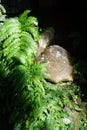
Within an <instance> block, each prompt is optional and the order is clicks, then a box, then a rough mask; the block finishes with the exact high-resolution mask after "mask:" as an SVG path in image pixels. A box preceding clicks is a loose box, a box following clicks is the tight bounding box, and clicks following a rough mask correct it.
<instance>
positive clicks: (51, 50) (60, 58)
mask: <svg viewBox="0 0 87 130" xmlns="http://www.w3.org/2000/svg"><path fill="white" fill-rule="evenodd" d="M38 60H39V61H40V62H41V63H47V62H48V64H47V66H46V73H47V74H48V75H49V76H48V77H47V78H46V79H47V80H49V81H51V82H53V83H58V82H61V81H73V65H72V63H71V60H70V55H69V52H67V50H65V49H64V48H62V47H60V46H58V45H51V46H48V47H47V48H46V49H45V50H44V52H43V53H42V54H41V55H40V56H39V57H38Z"/></svg>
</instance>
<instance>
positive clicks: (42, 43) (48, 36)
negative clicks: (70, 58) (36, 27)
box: [37, 28, 54, 57]
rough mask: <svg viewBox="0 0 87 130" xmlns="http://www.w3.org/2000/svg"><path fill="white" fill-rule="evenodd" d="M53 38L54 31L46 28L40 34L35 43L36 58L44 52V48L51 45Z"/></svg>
mask: <svg viewBox="0 0 87 130" xmlns="http://www.w3.org/2000/svg"><path fill="white" fill-rule="evenodd" d="M53 37H54V29H53V28H48V29H47V30H46V31H44V32H42V34H41V38H40V39H39V41H38V42H37V57H38V56H39V55H40V54H41V53H42V52H43V51H44V50H45V48H46V47H47V46H48V45H49V44H51V41H52V39H53Z"/></svg>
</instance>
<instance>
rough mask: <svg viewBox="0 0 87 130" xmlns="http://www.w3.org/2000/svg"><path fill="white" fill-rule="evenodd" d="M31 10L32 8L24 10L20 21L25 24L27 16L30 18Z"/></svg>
mask: <svg viewBox="0 0 87 130" xmlns="http://www.w3.org/2000/svg"><path fill="white" fill-rule="evenodd" d="M30 12H31V10H26V11H24V12H23V13H22V14H21V15H20V16H19V22H20V23H21V24H22V25H24V24H25V22H26V20H27V18H28V14H29V13H30Z"/></svg>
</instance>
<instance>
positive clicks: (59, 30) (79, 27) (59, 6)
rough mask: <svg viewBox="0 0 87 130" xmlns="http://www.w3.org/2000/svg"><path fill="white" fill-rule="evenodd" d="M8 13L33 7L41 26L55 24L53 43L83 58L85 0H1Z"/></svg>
mask: <svg viewBox="0 0 87 130" xmlns="http://www.w3.org/2000/svg"><path fill="white" fill-rule="evenodd" d="M1 3H2V4H3V5H4V6H5V8H6V10H7V15H8V16H9V17H11V16H18V15H19V14H21V13H22V12H23V11H24V10H26V9H30V10H32V12H31V15H34V16H36V17H37V18H38V21H39V26H40V27H41V28H46V27H50V26H51V27H54V29H55V38H54V44H55V43H56V44H58V45H61V46H63V47H64V48H66V49H67V50H68V51H69V52H70V53H71V55H72V56H76V57H78V58H81V59H85V60H87V58H86V50H87V45H86V44H87V31H86V30H87V29H86V24H87V2H86V0H83V1H77V0H68V1H67V0H1Z"/></svg>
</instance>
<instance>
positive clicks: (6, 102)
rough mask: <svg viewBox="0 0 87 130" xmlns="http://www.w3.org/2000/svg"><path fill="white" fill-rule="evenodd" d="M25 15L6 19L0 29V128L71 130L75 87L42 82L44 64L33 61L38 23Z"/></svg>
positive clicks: (76, 87)
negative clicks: (71, 112)
mask: <svg viewBox="0 0 87 130" xmlns="http://www.w3.org/2000/svg"><path fill="white" fill-rule="evenodd" d="M29 13H30V10H27V11H25V12H24V13H23V14H22V15H20V16H19V17H17V18H8V19H6V20H5V22H4V23H3V26H2V28H1V30H0V113H1V115H0V129H3V130H7V129H8V130H71V129H72V128H73V123H74V122H72V121H71V114H70V112H69V111H71V110H72V109H74V110H76V111H79V112H80V111H81V108H80V107H79V105H78V104H76V103H75V102H76V100H77V98H78V96H79V95H78V93H79V94H80V89H79V86H78V85H77V84H75V83H71V82H67V83H59V84H56V85H55V84H52V83H49V82H47V81H46V80H45V77H46V76H47V74H46V73H45V64H41V63H39V62H35V56H36V41H37V40H38V39H39V37H40V34H39V27H38V21H37V18H35V17H33V16H28V15H29ZM72 102H74V103H73V104H72ZM66 108H68V110H69V111H68V110H67V111H66Z"/></svg>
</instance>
